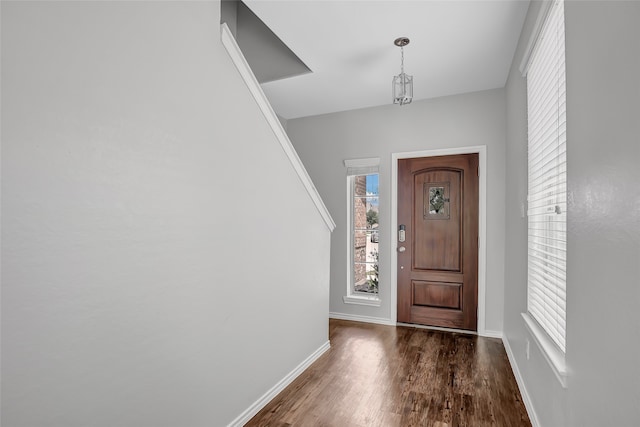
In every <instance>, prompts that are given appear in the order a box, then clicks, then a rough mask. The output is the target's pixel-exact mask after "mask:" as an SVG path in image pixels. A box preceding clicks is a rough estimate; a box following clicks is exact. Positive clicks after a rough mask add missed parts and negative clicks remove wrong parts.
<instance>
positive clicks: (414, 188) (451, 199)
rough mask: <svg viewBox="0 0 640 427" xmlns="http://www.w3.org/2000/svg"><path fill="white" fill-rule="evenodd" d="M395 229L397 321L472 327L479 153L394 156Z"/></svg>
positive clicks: (474, 320)
mask: <svg viewBox="0 0 640 427" xmlns="http://www.w3.org/2000/svg"><path fill="white" fill-rule="evenodd" d="M398 229H399V230H400V229H404V231H405V232H404V235H405V237H404V240H405V241H404V242H400V240H401V237H400V233H398V242H397V245H398V322H404V323H417V324H421V325H429V326H442V327H448V328H458V329H469V330H473V331H475V330H476V329H477V319H478V315H477V311H478V154H460V155H453V156H438V157H423V158H415V159H400V160H398ZM403 248H404V249H403Z"/></svg>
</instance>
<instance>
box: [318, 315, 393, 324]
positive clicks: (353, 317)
mask: <svg viewBox="0 0 640 427" xmlns="http://www.w3.org/2000/svg"><path fill="white" fill-rule="evenodd" d="M329 318H330V319H339V320H352V321H354V322H364V323H377V324H378V325H387V326H396V322H393V321H391V319H385V318H383V317H371V316H360V315H358V314H346V313H333V312H331V313H329Z"/></svg>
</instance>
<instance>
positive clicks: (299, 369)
mask: <svg viewBox="0 0 640 427" xmlns="http://www.w3.org/2000/svg"><path fill="white" fill-rule="evenodd" d="M330 347H331V345H330V344H329V341H327V342H325V343H324V344H322V345H321V346H320V348H318V349H317V350H316V351H314V352H313V353H312V354H311V355H310V356H309V357H307V358H306V359H305V360H304V361H303V362H302V363H300V364H299V365H298V366H296V367H295V369H293V370H292V371H291V372H289V373H288V374H287V375H286V376H285V377H284V378H283V379H281V380H280V381H279V382H278V383H277V384H276V385H274V386H273V387H272V388H271V389H270V390H269V391H267V392H266V393H265V394H263V395H262V396H261V397H260V398H259V399H258V400H256V401H255V402H254V403H253V404H252V405H251V406H249V407H248V408H247V409H246V410H245V411H244V412H243V413H242V414H240V415H239V416H238V417H237V418H236V419H235V420H233V421H231V423H229V425H228V426H227V427H242V426H244V425H245V424H246V423H248V422H249V420H250V419H251V418H253V417H254V416H255V415H256V414H257V413H258V412H260V410H261V409H262V408H264V407H265V406H267V404H268V403H269V402H271V400H272V399H273V398H274V397H276V396H277V395H278V393H280V392H281V391H282V390H284V389H285V388H286V387H287V386H288V385H289V384H291V383H292V382H293V380H295V379H296V378H298V376H299V375H300V374H301V373H303V372H304V370H305V369H307V368H308V367H309V366H310V365H311V364H312V363H313V362H315V361H316V360H318V358H319V357H320V356H322V355H323V354H324V353H325V352H326V351H327V350H329V348H330Z"/></svg>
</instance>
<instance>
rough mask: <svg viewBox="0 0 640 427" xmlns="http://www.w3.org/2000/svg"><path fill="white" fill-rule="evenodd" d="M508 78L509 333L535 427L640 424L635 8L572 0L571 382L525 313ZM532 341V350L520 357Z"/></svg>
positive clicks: (519, 95)
mask: <svg viewBox="0 0 640 427" xmlns="http://www.w3.org/2000/svg"><path fill="white" fill-rule="evenodd" d="M539 8H540V4H539V3H538V2H534V3H532V4H531V7H530V11H529V14H528V16H527V21H526V24H525V28H524V30H523V33H522V36H521V39H520V43H519V48H518V51H517V53H516V56H515V58H514V63H513V66H512V70H511V73H510V76H509V80H508V83H507V116H508V120H507V172H506V173H507V188H506V192H507V193H506V236H507V239H506V270H505V308H504V311H505V329H504V330H505V335H506V337H507V339H508V342H509V345H510V347H511V348H512V349H513V353H514V356H515V358H516V362H517V368H518V370H519V371H520V373H521V375H522V378H523V380H524V384H525V388H526V390H527V392H528V394H529V396H530V397H531V401H532V403H533V406H534V408H535V412H536V414H537V418H538V419H539V421H540V425H542V426H604V425H607V426H635V425H638V424H639V423H640V406H639V405H638V402H640V391H639V390H640V389H639V387H638V385H639V384H640V368H639V367H638V363H637V361H638V360H640V328H639V325H640V321H639V316H638V303H639V302H640V286H639V284H638V277H640V213H639V212H640V168H638V161H640V139H639V138H640V121H639V120H638V118H639V117H640V85H639V84H638V76H639V75H640V26H638V22H640V3H639V2H613V1H612V2H586V1H585V2H582V1H580V2H573V1H570V2H567V3H566V5H565V15H566V16H565V19H566V49H567V58H566V59H567V162H568V186H569V200H568V201H569V205H568V212H567V215H568V266H567V268H568V271H567V298H568V301H567V352H566V361H567V365H568V369H569V377H568V388H567V389H562V388H561V387H560V385H559V383H558V381H557V380H556V378H555V376H554V374H553V373H552V372H551V370H550V368H549V367H548V365H547V363H546V361H545V360H544V357H543V356H542V354H541V353H540V352H539V351H538V349H537V347H536V346H535V344H534V343H533V340H532V338H531V337H530V336H529V335H528V332H527V330H526V329H525V326H524V324H523V320H522V317H521V315H520V313H522V312H524V311H526V289H527V284H526V283H527V267H526V265H527V264H526V258H527V253H526V252H527V249H526V247H527V231H526V227H527V224H526V219H525V218H521V217H520V203H521V202H523V201H524V200H526V191H527V190H526V185H527V181H526V168H527V154H526V85H525V80H524V79H523V78H522V76H521V74H520V72H519V70H518V66H519V65H520V61H521V58H522V55H523V52H524V48H525V46H526V44H527V42H528V40H529V35H530V33H531V28H532V26H533V23H534V21H535V19H536V17H537V15H538V10H539ZM527 340H530V341H531V357H530V359H529V360H527V359H526V356H525V345H526V341H527Z"/></svg>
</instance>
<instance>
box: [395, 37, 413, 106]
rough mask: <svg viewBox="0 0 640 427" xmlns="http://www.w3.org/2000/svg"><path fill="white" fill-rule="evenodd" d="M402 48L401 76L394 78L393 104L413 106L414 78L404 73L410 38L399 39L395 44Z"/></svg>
mask: <svg viewBox="0 0 640 427" xmlns="http://www.w3.org/2000/svg"><path fill="white" fill-rule="evenodd" d="M393 44H394V45H396V46H398V47H399V48H400V74H398V75H397V76H394V77H393V103H394V104H400V105H405V104H411V100H412V99H413V76H410V75H408V74H405V72H404V47H405V46H406V45H408V44H409V38H408V37H398V38H397V39H395V40H394V42H393Z"/></svg>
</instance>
